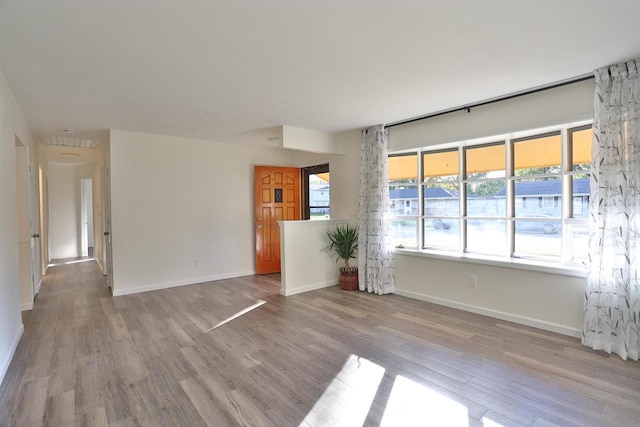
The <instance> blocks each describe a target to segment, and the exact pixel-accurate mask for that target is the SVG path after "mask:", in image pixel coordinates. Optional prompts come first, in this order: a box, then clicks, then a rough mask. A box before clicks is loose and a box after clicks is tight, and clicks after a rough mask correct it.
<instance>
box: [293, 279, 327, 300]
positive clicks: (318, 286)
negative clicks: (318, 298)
mask: <svg viewBox="0 0 640 427" xmlns="http://www.w3.org/2000/svg"><path fill="white" fill-rule="evenodd" d="M337 284H338V279H333V280H327V281H326V282H320V283H313V284H311V285H307V286H301V287H299V288H294V289H284V288H281V289H280V295H284V296H285V297H288V296H291V295H295V294H301V293H303V292H309V291H315V290H316V289H322V288H328V287H330V286H335V285H337Z"/></svg>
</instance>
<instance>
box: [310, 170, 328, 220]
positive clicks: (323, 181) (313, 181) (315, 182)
mask: <svg viewBox="0 0 640 427" xmlns="http://www.w3.org/2000/svg"><path fill="white" fill-rule="evenodd" d="M330 183H331V180H330V175H329V172H324V173H316V174H310V175H309V219H329V218H330V216H331V215H330V213H331V210H330V200H331V184H330Z"/></svg>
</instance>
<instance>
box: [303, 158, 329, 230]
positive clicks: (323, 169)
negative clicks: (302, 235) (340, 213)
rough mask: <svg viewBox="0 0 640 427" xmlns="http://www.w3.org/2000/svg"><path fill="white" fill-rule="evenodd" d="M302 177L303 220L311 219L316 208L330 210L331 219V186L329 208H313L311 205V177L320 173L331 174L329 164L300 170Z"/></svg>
mask: <svg viewBox="0 0 640 427" xmlns="http://www.w3.org/2000/svg"><path fill="white" fill-rule="evenodd" d="M300 173H301V175H302V219H305V220H310V219H311V209H314V208H328V209H329V218H331V186H329V206H312V205H310V203H309V202H310V195H309V177H310V176H311V175H316V174H319V173H329V174H331V172H330V171H329V163H323V164H320V165H314V166H307V167H304V168H302V169H300Z"/></svg>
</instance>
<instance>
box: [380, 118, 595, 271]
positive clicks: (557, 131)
mask: <svg viewBox="0 0 640 427" xmlns="http://www.w3.org/2000/svg"><path fill="white" fill-rule="evenodd" d="M591 127H592V121H591V120H588V121H581V122H574V123H568V124H564V125H560V126H553V127H548V128H544V129H533V130H529V131H524V132H514V133H511V134H508V135H498V136H494V137H489V138H482V139H477V140H467V141H460V142H457V143H449V144H445V145H439V146H432V147H425V148H420V149H416V150H404V151H401V152H391V153H390V154H389V157H395V156H401V155H415V156H416V157H417V163H418V167H417V169H418V171H417V176H418V179H417V181H418V215H391V219H392V220H396V221H402V220H406V221H415V223H416V233H415V234H416V242H415V246H414V247H412V249H415V251H419V252H426V253H430V252H432V253H437V254H439V255H440V256H441V255H443V254H444V256H447V255H448V256H457V257H461V256H472V257H474V256H478V257H480V258H483V257H489V258H491V259H496V260H500V259H503V260H504V261H506V262H509V261H511V262H513V261H517V262H522V263H525V264H532V265H533V264H536V265H537V264H539V263H541V262H542V263H544V264H547V263H548V264H549V265H550V266H552V267H559V268H568V269H584V261H582V262H580V260H578V261H576V260H575V259H574V258H573V255H572V249H573V247H572V243H573V240H572V239H574V236H572V235H571V233H572V227H575V226H578V227H585V226H588V221H587V218H585V216H584V215H583V216H582V217H580V218H577V217H574V216H573V203H574V202H573V200H574V196H573V187H574V185H573V182H574V178H573V177H574V176H576V175H587V176H589V175H590V168H589V169H588V170H583V169H580V170H573V169H574V168H573V164H572V149H573V139H572V136H573V134H574V133H575V132H579V131H583V130H586V129H590V128H591ZM553 135H559V136H560V144H561V159H560V165H559V170H558V171H557V172H555V171H554V172H551V173H537V174H532V175H516V173H515V170H514V162H515V159H514V151H515V148H514V147H515V145H514V144H516V143H518V142H522V141H526V140H534V139H538V138H543V137H547V136H553ZM500 144H504V147H505V150H504V151H505V173H504V178H486V179H478V178H476V177H473V178H468V177H467V176H466V175H467V173H466V167H465V166H466V165H465V161H466V150H468V149H473V148H478V147H482V146H491V145H500ZM452 150H453V151H457V156H458V161H459V165H458V179H457V181H452V182H457V184H458V188H459V214H458V216H457V217H451V218H447V219H448V220H452V221H458V223H459V236H458V238H459V239H458V240H459V244H458V247H456V248H450V247H443V246H437V245H427V244H426V238H425V233H427V231H426V226H427V221H432V220H433V219H434V216H433V215H426V214H425V201H424V194H425V188H426V187H427V185H428V184H431V185H433V182H427V181H426V180H425V176H424V168H425V161H424V159H425V157H424V156H425V154H429V153H434V152H443V151H452ZM548 178H554V179H555V178H557V179H559V181H560V194H558V195H555V194H554V195H552V196H546V195H545V196H541V197H549V200H548V202H550V203H549V204H550V205H553V206H550V207H549V209H551V208H553V209H554V210H559V211H560V216H559V217H555V216H554V217H553V218H551V219H552V220H553V221H558V223H559V227H560V231H559V238H560V246H561V249H560V255H559V256H556V255H552V256H546V255H535V254H530V253H518V252H517V251H516V250H515V249H516V247H515V243H516V229H515V226H516V222H517V221H522V220H523V218H522V217H517V216H516V194H515V183H516V182H519V181H522V180H523V179H536V180H537V179H548ZM483 180H504V183H505V205H506V206H505V208H504V209H505V215H499V216H491V217H486V218H485V217H484V216H475V215H474V216H468V212H467V206H468V197H467V183H470V182H479V181H483ZM525 197H526V198H528V199H532V196H529V195H527V196H525ZM525 197H522V198H521V199H522V201H521V207H523V206H526V205H527V204H529V203H528V202H534V203H535V202H537V200H527V201H525ZM580 197H581V198H584V197H587V196H584V195H583V194H580ZM539 200H540V202H541V203H543V204H544V201H543V200H544V199H542V198H541V199H539ZM535 204H536V205H537V204H538V203H535ZM581 204H582V205H583V206H584V201H583V199H581ZM469 219H472V220H476V219H485V220H493V221H505V224H506V225H505V227H506V230H505V238H506V246H505V251H504V252H505V253H504V254H502V255H497V256H496V255H487V254H483V253H475V252H470V251H469V250H468V244H467V243H468V242H467V227H468V224H467V221H468V220H469ZM401 249H402V248H401Z"/></svg>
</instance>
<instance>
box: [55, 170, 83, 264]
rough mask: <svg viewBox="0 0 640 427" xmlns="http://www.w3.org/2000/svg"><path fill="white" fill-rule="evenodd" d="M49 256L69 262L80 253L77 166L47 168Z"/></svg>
mask: <svg viewBox="0 0 640 427" xmlns="http://www.w3.org/2000/svg"><path fill="white" fill-rule="evenodd" d="M47 172H48V173H47V176H48V180H49V255H50V257H51V259H59V258H71V257H78V256H80V255H81V251H80V242H81V238H80V227H79V224H80V181H79V179H78V171H77V166H70V165H55V164H50V165H49V167H48V171H47Z"/></svg>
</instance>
